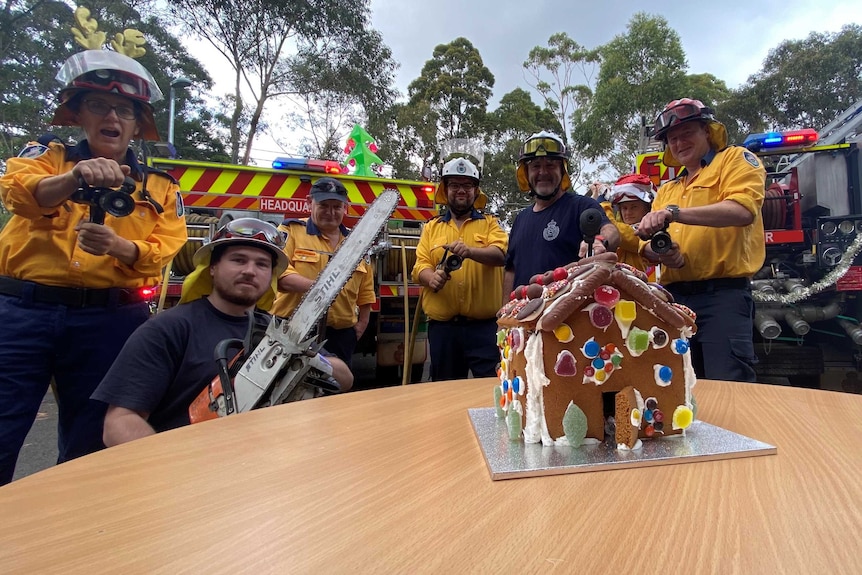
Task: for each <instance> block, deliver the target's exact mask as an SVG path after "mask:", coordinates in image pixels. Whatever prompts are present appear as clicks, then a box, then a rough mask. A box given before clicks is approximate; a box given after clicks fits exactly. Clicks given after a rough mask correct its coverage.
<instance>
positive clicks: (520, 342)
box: [512, 328, 524, 353]
mask: <svg viewBox="0 0 862 575" xmlns="http://www.w3.org/2000/svg"><path fill="white" fill-rule="evenodd" d="M512 349H514V350H515V352H516V353H519V352H522V351H524V332H523V331H522V330H521V328H515V329H513V330H512Z"/></svg>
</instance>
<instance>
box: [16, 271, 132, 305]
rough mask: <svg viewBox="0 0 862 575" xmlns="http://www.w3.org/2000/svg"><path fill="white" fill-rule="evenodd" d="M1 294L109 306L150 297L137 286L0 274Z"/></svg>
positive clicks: (30, 298)
mask: <svg viewBox="0 0 862 575" xmlns="http://www.w3.org/2000/svg"><path fill="white" fill-rule="evenodd" d="M0 294H4V295H11V296H15V297H20V298H23V299H29V300H31V301H33V302H35V303H47V304H56V305H64V306H66V307H107V306H109V305H112V304H113V305H126V304H130V303H138V302H142V301H146V300H147V297H146V296H144V295H143V294H142V293H141V292H140V291H139V290H137V289H124V288H104V289H91V288H72V287H59V286H46V285H43V284H37V283H35V282H28V281H23V280H17V279H15V278H10V277H2V276H0Z"/></svg>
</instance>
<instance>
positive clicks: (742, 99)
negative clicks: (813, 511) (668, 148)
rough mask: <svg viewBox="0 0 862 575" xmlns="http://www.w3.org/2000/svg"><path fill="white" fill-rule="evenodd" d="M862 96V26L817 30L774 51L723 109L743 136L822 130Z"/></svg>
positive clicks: (789, 41)
mask: <svg viewBox="0 0 862 575" xmlns="http://www.w3.org/2000/svg"><path fill="white" fill-rule="evenodd" d="M860 98H862V26H859V25H858V24H848V25H846V26H844V27H843V28H842V29H841V31H840V32H838V33H817V32H813V33H811V34H810V35H809V36H808V37H807V38H805V39H803V40H786V41H785V42H782V43H781V44H780V45H779V46H778V47H777V48H775V49H773V50H771V51H770V52H769V55H768V56H767V57H766V60H765V61H764V62H763V68H762V69H761V70H760V71H759V72H758V73H756V74H753V75H752V76H750V77H749V78H748V81H747V82H746V83H745V84H744V85H743V86H741V87H740V88H739V89H738V90H736V91H734V93H733V96H732V97H731V98H730V100H729V101H728V102H727V103H726V104H725V105H724V106H723V107H722V112H723V113H724V114H725V115H726V116H727V117H729V118H734V119H735V120H737V121H738V125H737V126H735V127H736V129H737V131H738V132H739V133H741V134H744V133H748V132H760V131H765V130H769V129H774V130H783V129H792V128H803V127H813V128H816V129H819V128H822V127H823V126H825V125H826V124H828V123H829V122H831V121H832V120H833V119H834V118H835V117H836V116H837V115H838V114H840V113H841V112H842V111H843V110H845V109H846V108H848V107H849V106H850V105H851V104H852V103H854V102H856V101H857V100H859V99H860Z"/></svg>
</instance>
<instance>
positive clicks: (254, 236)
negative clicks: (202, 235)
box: [213, 218, 285, 250]
mask: <svg viewBox="0 0 862 575" xmlns="http://www.w3.org/2000/svg"><path fill="white" fill-rule="evenodd" d="M223 239H250V240H260V241H264V242H266V243H268V244H272V245H273V246H274V247H277V248H278V249H280V250H283V249H284V244H285V237H284V233H283V232H281V231H280V230H279V229H278V228H276V227H275V226H274V225H272V224H270V223H269V222H264V221H261V220H256V219H254V218H240V219H238V220H232V221H230V222H228V224H227V225H226V226H224V227H223V228H221V229H220V230H219V231H218V232H216V234H215V235H214V236H213V241H216V240H223Z"/></svg>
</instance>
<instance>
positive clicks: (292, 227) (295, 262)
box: [270, 219, 377, 329]
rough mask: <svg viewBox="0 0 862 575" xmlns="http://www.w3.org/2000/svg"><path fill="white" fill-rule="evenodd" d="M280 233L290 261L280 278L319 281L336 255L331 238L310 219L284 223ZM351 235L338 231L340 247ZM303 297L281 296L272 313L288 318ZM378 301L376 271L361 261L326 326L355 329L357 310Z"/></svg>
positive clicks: (333, 307) (287, 294)
mask: <svg viewBox="0 0 862 575" xmlns="http://www.w3.org/2000/svg"><path fill="white" fill-rule="evenodd" d="M280 229H281V230H283V231H285V232H287V243H286V244H285V246H284V253H286V254H287V257H288V259H289V260H290V264H289V265H288V266H287V269H286V270H285V271H284V273H283V274H281V277H286V276H289V275H291V274H300V275H301V276H303V277H306V278H308V279H310V280H315V279H317V276H319V275H320V272H322V271H323V268H324V267H326V264H327V263H329V258H330V256H331V255H332V254H333V253H334V250H333V249H332V245H331V244H330V242H329V238H328V237H327V236H326V235H324V233H323V232H322V231H320V229H319V228H318V227H317V226H316V225H314V222H313V221H311V219H305V220H289V221H287V222H285V223H283V224H282V225H281V226H280ZM349 233H350V231H349V230H348V229H347V228H346V227H344V226H343V225H342V226H341V229H340V230H339V237H340V239H339V241H338V245H339V246H340V245H341V244H342V243H343V242H344V237H345V236H346V235H347V234H349ZM303 295H305V294H304V293H295V292H282V291H280V292H278V297H276V299H275V303H274V304H273V305H272V309H271V310H270V311H271V313H272V314H273V315H277V316H279V317H287V316H289V315H290V314H291V313H293V310H294V309H296V306H297V305H299V301H300V300H301V299H302V296H303ZM376 300H377V294H375V293H374V273H373V270H372V268H371V265H370V264H369V263H368V262H366V261H362V262H360V263H359V266H358V267H357V268H356V271H355V272H353V274H352V275H351V276H350V279H348V280H347V283H346V284H345V285H344V288H343V289H342V290H341V293H339V294H338V297H336V298H335V302H334V303H333V304H332V306H331V307H330V308H329V312H328V314H327V316H326V325H328V326H330V327H333V328H335V329H343V328H346V327H352V326H354V325H356V320H357V319H358V316H357V309H356V308H357V307H359V306H363V305H368V304H371V303H374V302H375V301H376Z"/></svg>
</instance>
